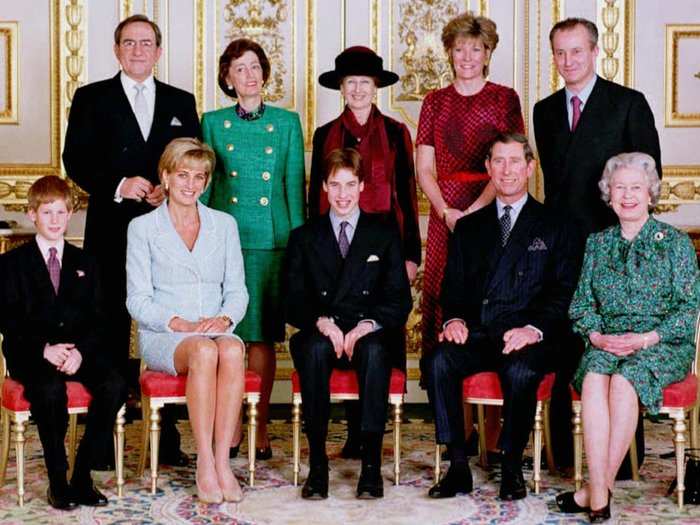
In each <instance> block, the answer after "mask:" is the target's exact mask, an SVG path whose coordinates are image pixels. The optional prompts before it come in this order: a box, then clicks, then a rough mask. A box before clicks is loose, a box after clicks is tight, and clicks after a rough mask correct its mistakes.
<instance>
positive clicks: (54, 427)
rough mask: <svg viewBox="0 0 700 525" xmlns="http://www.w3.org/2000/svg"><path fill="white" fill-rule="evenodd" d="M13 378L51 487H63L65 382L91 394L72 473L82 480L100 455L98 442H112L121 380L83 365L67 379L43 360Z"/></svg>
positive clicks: (122, 393)
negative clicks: (29, 417) (19, 386)
mask: <svg viewBox="0 0 700 525" xmlns="http://www.w3.org/2000/svg"><path fill="white" fill-rule="evenodd" d="M12 375H13V377H14V378H15V379H17V380H18V381H19V382H21V383H22V385H24V395H25V397H26V398H27V401H29V402H30V403H31V414H32V417H33V418H34V421H35V422H36V425H37V428H38V430H39V439H40V440H41V446H42V447H43V449H44V461H45V462H46V469H47V471H48V475H49V481H50V482H51V483H52V484H55V483H58V484H61V483H65V481H66V471H67V470H68V462H67V460H66V449H65V446H64V439H65V436H66V430H67V429H68V411H67V403H68V397H67V393H66V381H79V382H80V383H82V384H83V385H84V386H85V387H86V388H87V389H88V390H89V391H90V394H92V402H91V403H90V408H89V409H88V413H87V420H86V424H85V433H84V435H83V438H82V439H81V440H80V445H79V447H78V452H77V455H76V459H75V468H74V473H73V479H74V480H78V481H81V480H84V479H87V477H89V475H90V466H91V465H92V464H93V461H94V459H95V458H97V457H99V455H100V452H101V450H100V448H101V444H102V443H105V442H110V443H111V441H112V431H113V428H114V423H115V418H116V416H117V412H118V410H119V408H120V407H121V406H122V404H124V402H125V401H126V382H125V381H124V378H123V377H122V376H121V374H119V373H118V372H117V371H115V370H114V369H112V368H111V367H108V366H106V365H104V364H102V363H94V362H93V363H85V362H83V363H82V364H81V366H80V368H79V369H78V371H77V372H76V373H75V375H73V376H67V375H66V374H64V373H62V372H59V371H58V370H56V368H55V367H54V366H53V365H52V364H50V363H49V362H48V361H46V360H42V362H40V363H37V364H36V366H34V367H32V369H31V370H19V371H16V372H15V371H13V374H12Z"/></svg>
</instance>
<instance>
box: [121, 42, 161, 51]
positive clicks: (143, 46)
mask: <svg viewBox="0 0 700 525" xmlns="http://www.w3.org/2000/svg"><path fill="white" fill-rule="evenodd" d="M119 45H120V46H121V47H123V48H124V49H136V47H137V46H138V47H140V48H141V49H146V50H151V49H153V48H155V47H156V43H155V42H154V41H153V40H141V41H140V42H137V41H136V40H122V42H121V44H119Z"/></svg>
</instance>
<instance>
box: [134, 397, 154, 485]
mask: <svg viewBox="0 0 700 525" xmlns="http://www.w3.org/2000/svg"><path fill="white" fill-rule="evenodd" d="M150 422H151V398H150V397H146V396H141V452H140V454H139V465H138V467H137V470H136V476H137V477H139V478H142V477H143V473H144V472H145V471H146V457H147V454H148V444H149V436H150V432H149V428H150Z"/></svg>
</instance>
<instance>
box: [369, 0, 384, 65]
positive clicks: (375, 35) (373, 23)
mask: <svg viewBox="0 0 700 525" xmlns="http://www.w3.org/2000/svg"><path fill="white" fill-rule="evenodd" d="M379 24H380V22H379V0H370V2H369V28H370V30H369V47H371V48H372V49H374V50H375V51H376V52H377V54H378V55H381V54H382V53H381V49H380V45H381V44H380V42H379Z"/></svg>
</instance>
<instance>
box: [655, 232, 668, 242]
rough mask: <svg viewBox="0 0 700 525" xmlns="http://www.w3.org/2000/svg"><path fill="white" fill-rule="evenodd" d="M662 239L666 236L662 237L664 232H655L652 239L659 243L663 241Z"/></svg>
mask: <svg viewBox="0 0 700 525" xmlns="http://www.w3.org/2000/svg"><path fill="white" fill-rule="evenodd" d="M664 237H666V236H665V235H664V232H656V233H655V234H654V239H655V240H657V241H660V240H661V239H663V238H664Z"/></svg>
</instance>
